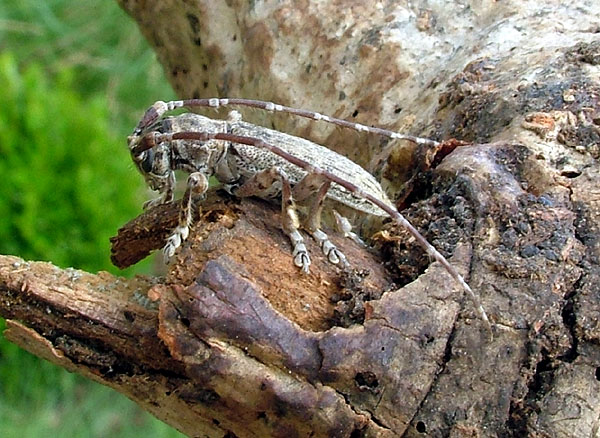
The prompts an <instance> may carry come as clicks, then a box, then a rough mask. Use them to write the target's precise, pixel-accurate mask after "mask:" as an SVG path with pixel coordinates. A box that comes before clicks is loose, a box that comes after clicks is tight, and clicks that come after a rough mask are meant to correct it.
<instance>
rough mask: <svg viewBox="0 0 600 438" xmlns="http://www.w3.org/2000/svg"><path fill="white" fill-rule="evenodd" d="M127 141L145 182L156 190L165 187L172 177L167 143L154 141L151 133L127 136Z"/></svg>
mask: <svg viewBox="0 0 600 438" xmlns="http://www.w3.org/2000/svg"><path fill="white" fill-rule="evenodd" d="M127 143H128V146H129V151H130V152H131V158H132V159H133V162H134V164H135V166H136V167H137V169H138V170H139V171H140V173H141V174H142V176H143V177H144V179H145V180H146V184H148V186H149V187H150V188H151V189H152V190H158V191H162V189H164V188H165V187H167V186H168V185H169V180H170V179H172V178H173V176H172V173H173V171H172V168H171V154H170V149H169V144H168V143H167V142H163V143H154V142H153V136H152V135H151V133H150V134H146V135H144V136H137V135H132V136H130V137H128V139H127Z"/></svg>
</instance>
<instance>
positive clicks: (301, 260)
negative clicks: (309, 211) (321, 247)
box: [233, 167, 310, 272]
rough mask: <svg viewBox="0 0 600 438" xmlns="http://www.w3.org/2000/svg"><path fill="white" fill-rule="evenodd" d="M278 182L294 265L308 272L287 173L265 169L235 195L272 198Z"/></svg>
mask: <svg viewBox="0 0 600 438" xmlns="http://www.w3.org/2000/svg"><path fill="white" fill-rule="evenodd" d="M277 181H280V182H281V198H282V199H281V223H282V227H283V231H284V232H285V233H286V234H287V236H288V237H289V239H290V241H291V243H292V246H293V251H292V256H293V257H294V264H295V265H296V266H298V267H299V268H302V271H304V272H308V268H309V266H310V257H309V255H308V251H307V249H306V245H305V244H304V238H303V237H302V234H300V231H299V230H298V229H299V228H300V220H299V219H298V212H297V210H296V203H295V201H294V197H293V196H292V188H291V185H290V182H289V180H288V177H287V175H286V174H285V172H284V171H283V170H281V169H279V168H277V167H271V168H268V169H265V170H263V171H261V172H258V173H257V174H255V175H254V176H252V177H251V178H250V179H248V180H247V181H246V182H244V183H243V184H242V185H241V186H240V187H238V188H237V189H234V190H233V194H234V195H235V196H239V197H248V196H259V197H271V196H272V195H274V194H275V193H274V192H273V188H274V187H273V186H274V184H275V183H276V182H277Z"/></svg>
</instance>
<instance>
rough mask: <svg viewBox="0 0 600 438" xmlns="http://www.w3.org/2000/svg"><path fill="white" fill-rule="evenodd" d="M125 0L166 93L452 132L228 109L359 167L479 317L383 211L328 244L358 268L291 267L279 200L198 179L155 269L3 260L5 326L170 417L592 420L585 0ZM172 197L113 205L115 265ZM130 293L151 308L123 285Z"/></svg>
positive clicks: (594, 216) (532, 430)
mask: <svg viewBox="0 0 600 438" xmlns="http://www.w3.org/2000/svg"><path fill="white" fill-rule="evenodd" d="M120 4H121V5H122V7H123V8H124V9H125V10H126V11H127V12H128V13H130V14H131V15H132V16H133V17H134V18H135V19H136V21H137V22H138V23H139V25H140V29H141V31H142V32H143V33H144V34H145V35H146V37H147V38H148V40H149V41H150V42H151V44H153V45H154V47H155V48H156V51H157V54H158V56H159V59H160V60H161V62H162V63H163V65H164V66H165V70H166V72H167V73H168V76H169V78H170V80H171V82H172V84H173V85H174V87H175V89H176V91H177V92H178V93H179V94H180V95H181V96H182V97H216V96H218V97H249V98H259V99H263V100H271V101H274V102H277V103H282V104H286V105H290V106H295V107H300V108H306V109H313V110H316V111H319V112H322V113H325V114H330V115H334V116H337V117H342V118H346V119H350V120H355V121H357V122H360V123H364V124H369V125H376V126H383V127H387V128H391V129H395V130H399V131H404V132H408V133H411V134H415V135H421V136H428V137H432V138H436V139H440V140H447V139H450V138H456V139H458V140H463V141H466V142H471V143H472V144H467V145H463V146H458V147H455V148H453V150H446V151H431V150H421V149H419V148H416V147H414V146H412V145H411V144H407V143H398V142H388V141H386V140H385V139H381V138H374V137H373V136H367V135H364V134H358V133H356V132H348V131H345V130H340V129H336V128H332V127H331V126H327V125H325V124H323V123H316V122H312V123H308V122H305V121H299V120H296V119H292V118H289V117H286V116H282V115H276V116H273V115H271V114H263V113H259V112H257V111H250V112H249V111H243V114H244V117H245V118H246V119H247V120H249V121H253V122H256V123H263V124H264V125H265V126H268V127H272V128H275V129H279V130H283V131H286V132H288V133H292V134H295V135H301V136H305V137H308V138H311V139H313V140H315V141H317V142H319V143H321V144H325V145H327V146H329V147H331V148H332V149H335V150H337V151H338V152H341V153H344V154H346V155H348V156H349V157H351V158H353V159H354V160H356V161H357V162H359V163H360V164H362V165H363V166H364V167H365V168H367V169H369V170H371V171H372V172H373V173H375V174H376V175H377V176H378V177H380V178H381V179H382V181H383V183H384V186H385V187H386V188H387V189H388V190H389V192H390V195H391V197H392V198H394V197H395V198H397V199H401V200H402V205H403V206H406V207H407V208H406V210H404V212H403V213H405V214H406V216H407V217H408V218H409V219H410V220H411V221H412V222H413V224H414V225H415V226H417V227H418V228H419V229H421V230H422V232H423V233H424V235H425V236H426V237H427V238H428V240H429V241H430V242H431V243H432V244H434V245H435V246H436V247H437V248H438V249H439V250H440V251H441V252H442V253H444V254H446V255H448V256H450V255H452V254H453V256H452V259H451V262H452V263H453V264H455V265H456V266H457V267H458V268H459V270H461V271H462V272H463V273H464V274H465V275H467V277H468V279H469V283H470V285H471V286H472V287H473V289H475V290H476V291H477V293H479V294H480V295H481V297H482V301H483V304H484V307H485V308H486V310H487V311H488V313H489V314H490V316H491V319H492V320H493V322H494V323H495V326H494V334H493V338H490V337H489V336H488V334H487V332H486V330H485V327H484V325H483V324H482V323H481V321H479V320H478V319H477V318H476V313H475V312H474V310H473V308H472V306H471V304H470V302H469V301H468V300H464V302H463V299H462V292H461V291H460V289H458V288H457V287H456V286H455V285H454V284H453V282H452V281H450V277H449V276H448V275H447V274H446V273H445V272H444V271H443V269H441V267H439V266H438V265H437V264H433V265H431V266H429V267H427V266H428V263H429V261H428V260H427V259H426V257H424V255H423V254H422V252H420V251H419V250H418V249H417V248H415V247H414V245H413V244H412V243H411V242H410V239H408V238H405V237H406V233H404V232H403V231H402V230H399V229H397V227H395V226H394V225H393V224H386V225H384V228H383V230H382V232H380V233H378V234H377V239H376V241H377V248H378V252H377V254H376V255H373V254H370V253H368V252H367V251H365V250H364V249H361V248H358V247H355V246H354V244H353V243H348V242H345V241H342V240H336V241H335V242H336V244H339V246H340V247H341V248H342V249H343V250H344V251H345V252H346V254H347V255H348V256H349V258H350V260H351V263H352V265H353V267H354V268H357V270H349V271H348V272H339V271H337V270H336V269H333V268H332V267H331V266H328V265H327V264H326V263H324V262H323V263H322V260H320V257H319V256H318V251H317V250H316V248H314V247H312V248H309V249H311V250H312V254H313V259H314V260H315V265H314V269H313V271H312V273H311V275H310V276H307V277H302V276H299V274H298V272H297V271H296V270H295V269H294V268H293V266H291V262H290V258H289V256H288V254H287V253H288V252H289V245H288V243H287V242H286V240H285V238H284V236H283V234H282V233H281V231H280V229H279V227H278V226H277V223H278V212H277V211H276V209H275V208H274V207H270V206H269V205H267V204H266V203H264V202H261V201H255V200H243V201H237V200H232V199H229V198H226V197H222V196H217V195H216V194H212V195H211V196H210V197H209V200H208V201H207V202H206V203H205V204H203V207H202V210H201V212H200V220H199V223H198V226H196V227H194V229H193V230H192V233H191V235H190V238H189V240H188V242H187V243H186V244H185V246H184V247H183V248H182V249H181V251H179V252H178V254H177V256H176V260H175V261H174V262H173V263H172V264H171V265H170V266H169V271H168V273H167V275H166V277H165V278H164V279H137V280H134V281H131V282H129V281H125V280H117V279H114V278H112V277H109V276H107V275H99V276H91V275H88V274H85V273H79V272H77V271H59V270H56V269H55V268H53V267H50V266H48V265H47V264H38V263H29V264H27V263H25V262H23V261H21V260H18V259H14V258H8V257H4V258H2V260H1V263H2V264H1V265H0V280H1V281H0V292H1V293H2V296H1V300H2V313H3V315H5V316H6V317H9V318H14V319H16V320H19V321H21V322H20V323H18V322H15V323H13V324H12V325H11V328H10V331H9V336H12V338H13V339H15V341H16V342H20V343H21V344H22V345H24V346H26V347H27V348H29V349H32V350H34V351H36V352H38V354H40V355H43V356H44V357H47V358H49V359H51V360H54V361H55V362H58V363H62V364H63V365H64V366H67V367H70V368H71V369H77V370H84V371H83V372H85V373H87V375H90V376H92V377H93V378H95V379H97V380H101V381H103V382H105V383H107V384H109V385H111V386H113V387H115V388H117V389H118V390H120V391H122V392H124V393H126V394H127V395H128V396H130V397H131V398H133V399H134V400H136V401H138V402H139V403H140V404H142V406H144V407H146V408H147V409H148V410H150V411H151V412H153V413H154V414H155V415H157V416H158V417H160V418H162V419H164V420H165V421H167V422H169V423H170V424H172V425H174V426H175V427H177V428H179V429H180V430H182V431H183V432H185V433H187V434H188V435H190V436H210V437H229V438H231V437H239V438H242V437H258V436H275V437H277V436H291V437H311V436H313V437H321V436H323V437H353V438H356V437H415V438H416V437H421V436H432V437H462V436H467V437H471V436H472V437H509V436H515V437H516V436H519V437H520V436H534V437H537V436H539V437H547V436H548V437H580V436H598V433H599V432H598V431H599V430H600V404H599V403H598V402H599V400H598V399H599V396H598V389H599V388H600V382H599V380H600V348H599V347H598V346H599V345H600V325H599V323H598V317H599V314H600V304H599V299H600V287H599V286H598V284H599V280H600V278H599V277H600V266H599V261H600V234H599V233H600V226H599V225H598V224H599V223H600V194H599V191H598V183H599V182H600V170H599V168H598V163H597V160H598V158H599V157H600V104H599V103H598V99H599V96H600V37H599V35H600V18H599V17H600V6H599V5H598V3H597V2H596V1H592V0H590V1H583V0H581V1H571V2H558V1H549V2H535V1H528V0H525V1H510V0H509V1H502V2H495V1H462V2H433V1H413V2H398V1H380V2H364V1H350V0H338V1H318V0H317V1H310V2H309V1H291V0H289V1H288V0H283V1H278V2H256V1H242V0H239V1H228V2H214V1H202V0H196V1H181V0H162V1H155V0H144V1H142V0H120ZM151 103H152V102H149V104H151ZM215 116H219V114H215ZM442 158H443V159H442ZM175 219H176V209H175V206H162V207H157V208H156V209H154V210H152V211H149V212H146V213H145V214H144V215H142V216H141V217H139V218H137V219H135V220H134V221H133V222H131V223H129V224H127V225H126V226H125V227H124V228H123V229H122V230H120V232H119V234H118V236H117V237H116V238H115V240H114V241H113V249H114V253H113V259H114V260H115V263H116V264H118V265H122V266H125V265H128V264H130V263H133V262H135V261H136V260H137V259H139V258H140V257H143V256H144V255H145V254H146V253H147V252H148V251H150V250H152V249H153V248H157V247H160V246H161V244H162V243H161V242H162V238H163V237H161V236H164V235H165V233H166V232H167V230H168V228H169V227H170V226H172V225H170V224H172V223H174V221H175ZM365 229H368V227H367V226H365ZM378 257H382V259H378ZM383 267H385V268H386V269H383ZM361 270H363V271H364V272H361ZM73 273H76V275H75V277H76V278H75V279H73V278H72V275H74V274H73ZM392 282H394V283H396V284H397V285H399V286H400V285H404V286H403V287H401V288H399V287H390V286H389V285H390V284H391V283H392ZM151 286H152V287H151ZM105 290H111V291H113V292H111V294H110V295H107V294H106V292H105ZM148 294H149V296H150V297H151V298H152V299H153V300H155V301H156V303H155V304H153V305H152V306H150V307H144V306H141V305H140V304H139V303H137V302H138V301H140V300H139V299H138V298H136V297H139V296H144V295H148ZM136 300H137V301H136ZM140 302H142V301H140ZM146 304H147V303H146ZM155 307H156V308H155Z"/></svg>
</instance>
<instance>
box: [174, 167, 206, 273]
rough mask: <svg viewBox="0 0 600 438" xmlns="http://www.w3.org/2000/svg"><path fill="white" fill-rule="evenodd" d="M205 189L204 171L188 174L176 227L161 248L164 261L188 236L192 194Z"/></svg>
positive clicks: (203, 192) (202, 193)
mask: <svg viewBox="0 0 600 438" xmlns="http://www.w3.org/2000/svg"><path fill="white" fill-rule="evenodd" d="M206 190H208V178H207V177H206V175H204V173H202V172H194V173H191V174H190V175H189V176H188V179H187V189H186V190H185V193H184V195H183V198H182V199H181V210H179V221H178V224H177V227H175V229H174V230H173V232H172V234H171V235H170V236H169V238H168V239H167V243H166V244H165V246H164V248H163V254H164V258H165V262H168V261H169V259H170V258H171V257H173V255H174V254H175V250H176V249H177V248H179V246H180V245H181V242H183V241H184V240H185V239H187V237H188V234H189V231H190V225H191V224H192V219H193V212H192V208H194V202H193V199H194V195H204V194H205V193H206Z"/></svg>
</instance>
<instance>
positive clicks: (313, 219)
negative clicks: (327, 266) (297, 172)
mask: <svg viewBox="0 0 600 438" xmlns="http://www.w3.org/2000/svg"><path fill="white" fill-rule="evenodd" d="M330 185H331V181H329V180H328V179H326V178H325V177H323V175H318V174H314V173H313V174H310V173H309V174H308V175H306V176H305V177H304V178H303V179H302V180H301V181H300V182H299V183H298V184H296V186H295V187H294V191H293V193H294V198H296V199H297V200H298V201H299V202H300V201H303V200H305V199H310V204H309V210H308V216H307V218H306V222H305V224H304V228H305V229H306V231H308V233H310V235H311V236H312V237H313V239H315V240H316V241H317V242H318V243H319V246H320V247H321V250H322V251H323V254H325V256H326V257H327V260H329V261H330V262H331V263H333V264H336V265H337V264H341V265H343V266H346V265H347V264H348V261H347V260H346V256H344V254H342V252H341V251H340V250H339V249H337V247H336V246H335V245H334V244H333V243H332V242H331V240H329V237H328V236H327V234H325V232H324V231H323V230H321V213H322V211H323V202H324V201H325V198H326V197H327V191H328V190H329V186H330Z"/></svg>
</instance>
